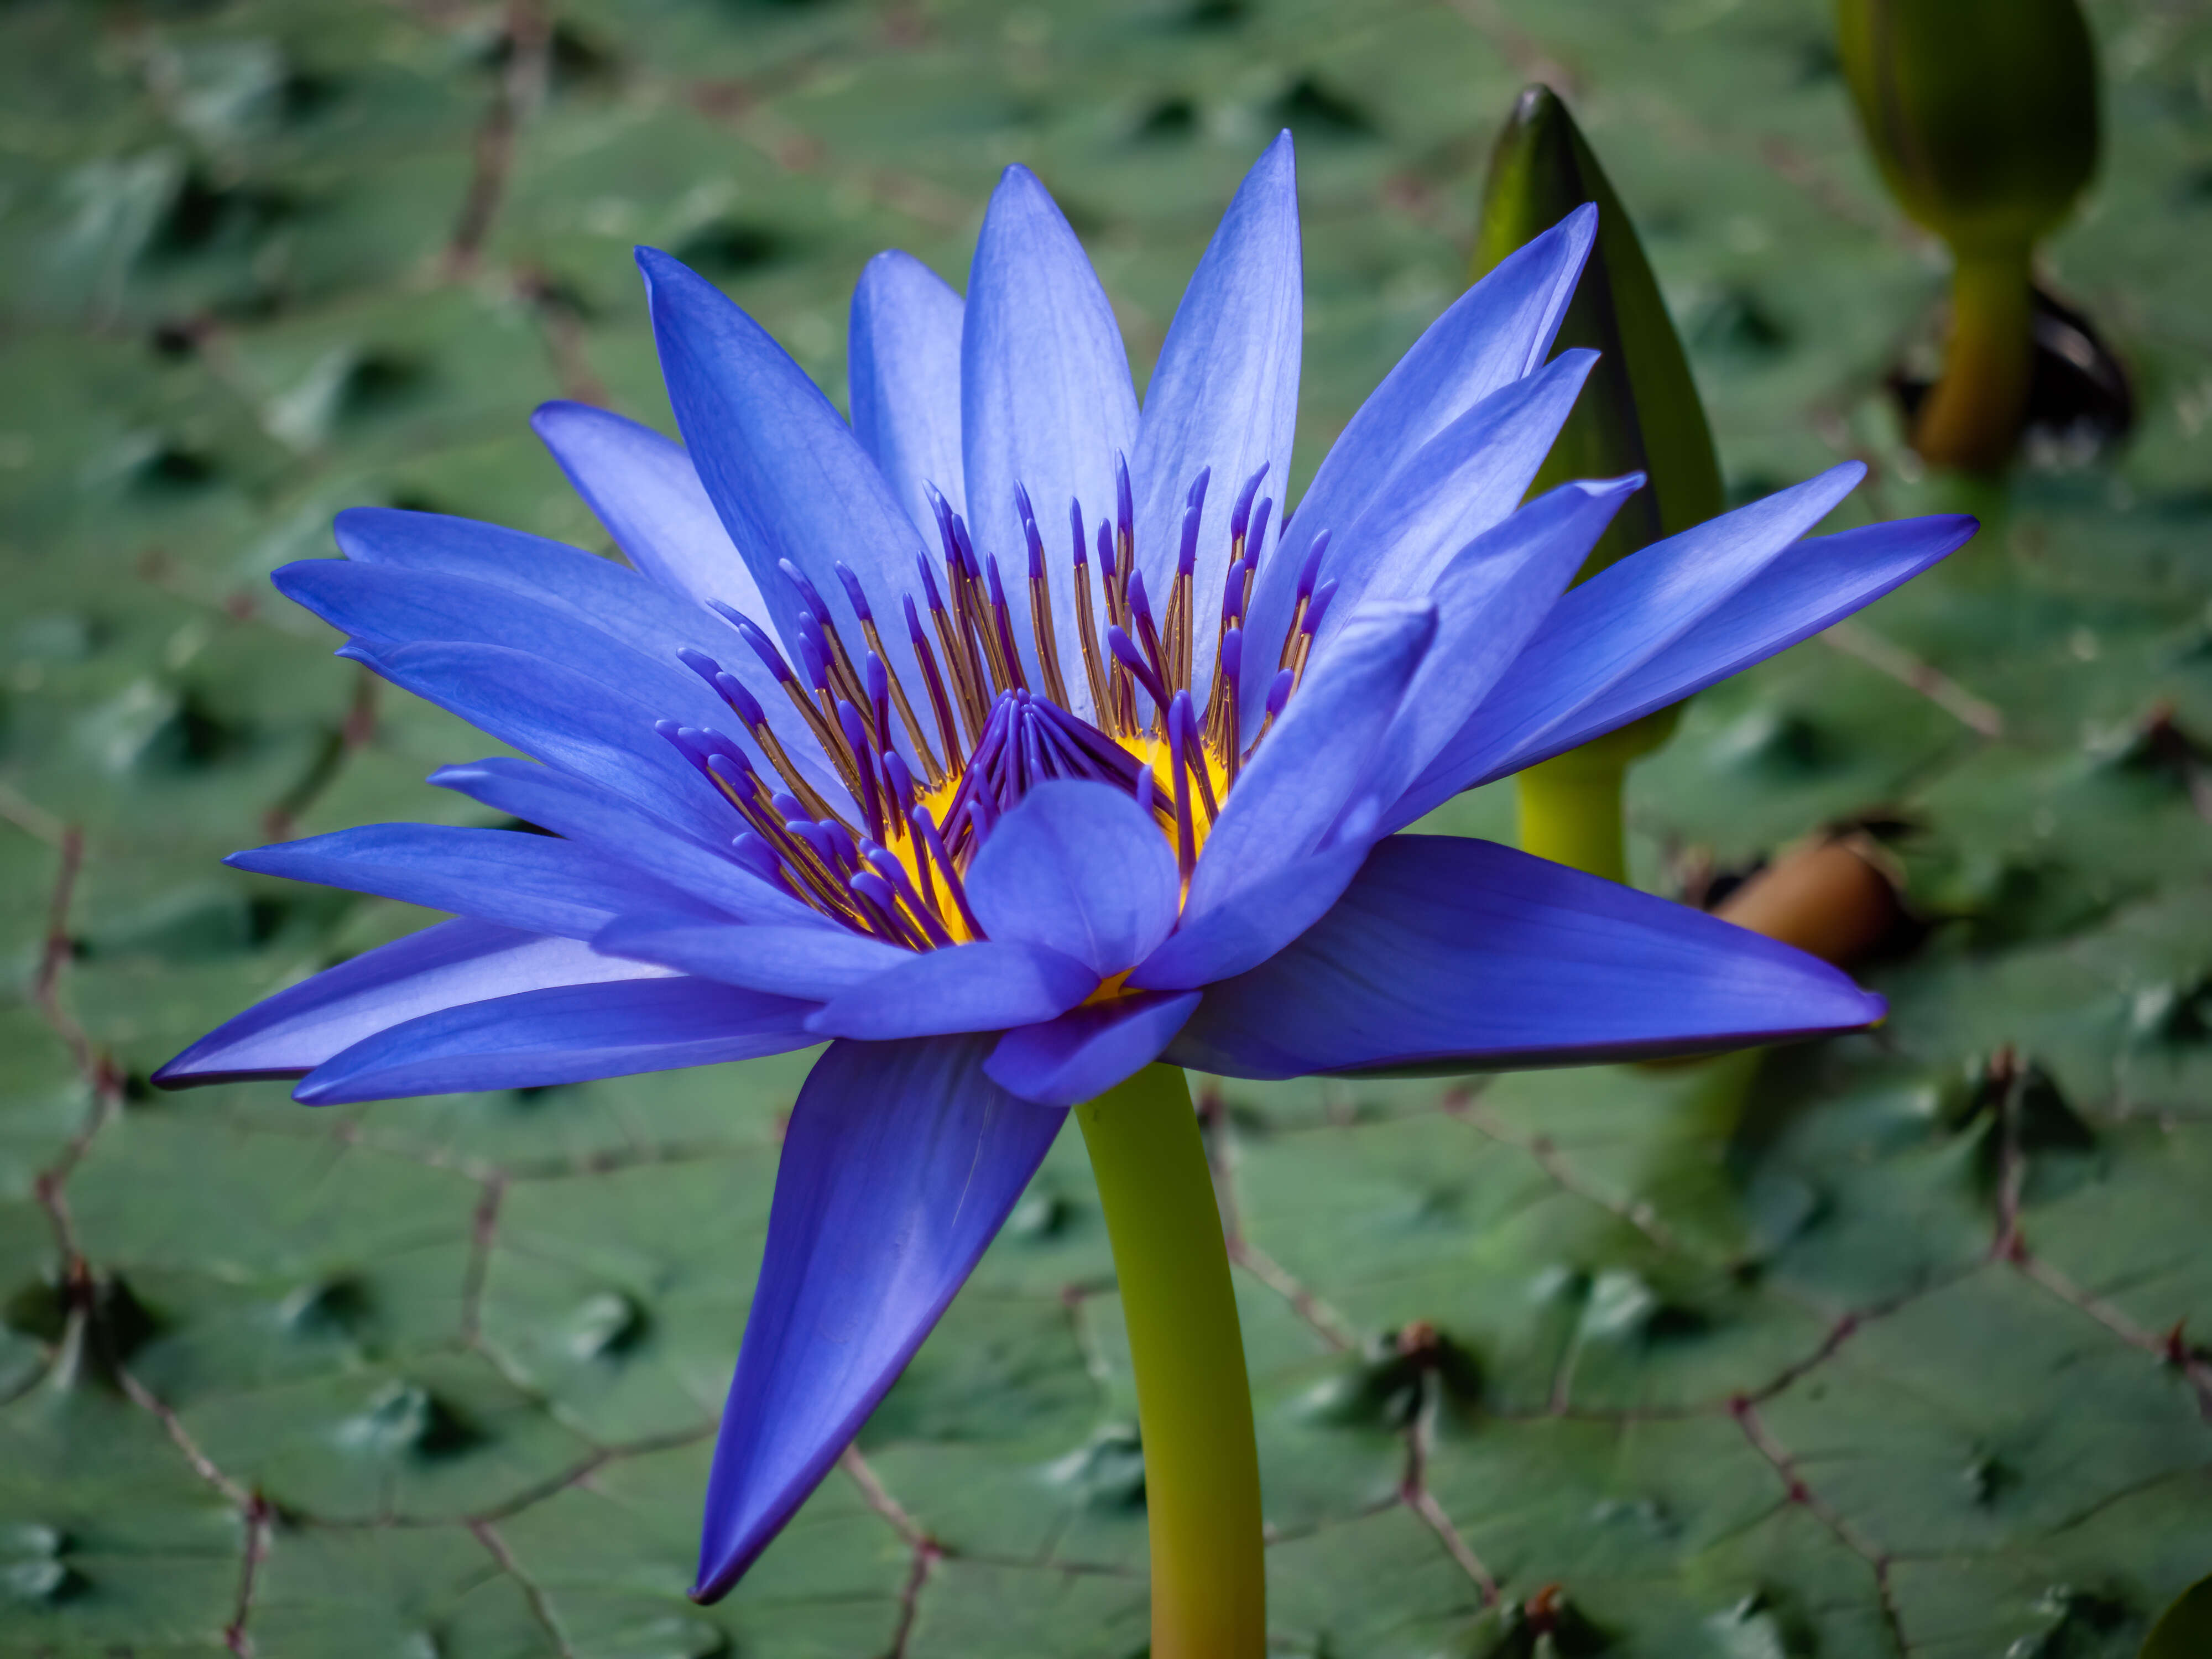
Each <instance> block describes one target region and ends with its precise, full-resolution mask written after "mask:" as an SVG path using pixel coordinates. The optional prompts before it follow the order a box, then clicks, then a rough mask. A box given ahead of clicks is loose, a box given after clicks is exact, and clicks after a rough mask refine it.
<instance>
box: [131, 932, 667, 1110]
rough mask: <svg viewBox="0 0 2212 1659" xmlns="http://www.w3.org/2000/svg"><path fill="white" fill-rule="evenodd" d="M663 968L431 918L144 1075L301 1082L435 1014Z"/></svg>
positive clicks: (189, 1080) (563, 942) (194, 1081)
mask: <svg viewBox="0 0 2212 1659" xmlns="http://www.w3.org/2000/svg"><path fill="white" fill-rule="evenodd" d="M667 972H668V970H667V969H664V968H656V967H652V966H648V965H647V964H645V963H635V962H617V961H615V960H613V959H611V958H610V957H602V956H599V955H596V954H594V953H593V952H592V949H591V947H590V946H589V945H584V944H581V943H580V942H579V941H577V940H575V939H552V938H548V937H545V936H544V935H542V934H538V933H516V932H514V931H513V929H511V928H507V927H494V926H492V925H491V924H490V923H489V922H485V921H473V920H469V919H463V920H460V921H441V922H437V923H435V924H433V925H432V926H430V927H425V928H424V929H422V932H421V933H410V934H408V935H407V937H406V938H404V939H394V940H392V943H391V944H389V945H378V946H377V947H376V948H375V949H374V950H373V951H363V952H362V954H361V955H359V956H357V957H353V958H351V959H350V960H349V961H346V962H342V963H339V964H338V965H337V967H335V968H326V969H324V970H323V971H322V972H321V973H319V974H317V975H314V977H313V978H312V979H307V980H302V981H301V982H300V983H298V984H297V985H293V986H288V987H286V988H285V989H283V990H282V991H279V992H277V993H276V995H274V996H271V997H266V998H264V999H263V1000H261V1001H259V1002H258V1003H256V1004H254V1006H252V1007H251V1008H248V1009H247V1010H246V1012H244V1013H242V1014H240V1015H239V1016H237V1017H236V1018H234V1019H230V1020H228V1021H226V1022H224V1024H222V1025H220V1026H218V1027H217V1028H216V1030H213V1031H210V1033H209V1034H208V1035H207V1036H204V1037H202V1038H201V1039H200V1040H199V1041H198V1042H195V1043H194V1044H192V1046H191V1048H187V1049H185V1051H184V1053H182V1054H179V1055H178V1056H177V1057H176V1058H175V1059H174V1060H171V1061H170V1062H169V1063H168V1064H167V1065H166V1066H162V1067H161V1069H160V1070H159V1071H157V1072H155V1073H154V1079H153V1080H154V1081H155V1084H157V1085H160V1086H161V1087H162V1088H164V1089H184V1088H190V1087H192V1086H194V1085H198V1084H203V1083H235V1082H240V1081H242V1080H245V1079H253V1078H275V1077H302V1076H305V1075H306V1074H307V1073H309V1072H311V1071H313V1070H314V1068H315V1067H316V1066H319V1065H321V1064H322V1063H323V1062H324V1061H325V1060H328V1059H329V1058H330V1057H331V1055H333V1054H337V1053H339V1052H341V1051H342V1050H343V1049H346V1048H351V1047H352V1046H353V1045H354V1044H355V1043H356V1042H361V1041H362V1039H363V1038H365V1037H369V1036H374V1035H375V1034H376V1033H377V1032H379V1031H381V1030H386V1029H388V1028H389V1027H391V1026H394V1025H398V1024H404V1023H405V1022H406V1021H408V1020H410V1019H416V1018H421V1017H422V1015H424V1014H431V1013H435V1012H438V1011H439V1010H440V1009H441V1008H452V1007H456V1006H459V1005H461V1004H463V1003H469V1002H483V1001H486V1000H489V999H491V998H494V997H506V996H513V994H515V993H517V992H519V991H535V990H542V989H544V988H546V987H551V986H558V985H590V984H597V983H601V982H605V981H614V980H631V979H656V978H664V977H665V976H666V975H667Z"/></svg>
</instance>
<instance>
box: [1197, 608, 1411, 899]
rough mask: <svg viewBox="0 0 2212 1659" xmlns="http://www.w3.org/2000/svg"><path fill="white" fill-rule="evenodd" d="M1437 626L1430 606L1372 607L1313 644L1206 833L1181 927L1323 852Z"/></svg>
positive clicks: (1369, 775)
mask: <svg viewBox="0 0 2212 1659" xmlns="http://www.w3.org/2000/svg"><path fill="white" fill-rule="evenodd" d="M1436 627H1437V613H1436V610H1435V607H1433V606H1431V605H1377V606H1375V607H1372V608H1371V609H1370V610H1368V611H1364V612H1362V613H1361V614H1360V615H1358V616H1357V617H1354V618H1353V619H1352V624H1351V626H1349V627H1347V628H1346V629H1345V630H1344V631H1343V632H1342V633H1341V634H1339V635H1337V636H1336V637H1335V638H1334V639H1332V640H1330V641H1328V643H1327V644H1326V645H1325V646H1322V647H1316V653H1315V655H1314V657H1313V658H1312V659H1311V660H1310V663H1309V664H1308V665H1307V670H1306V676H1305V679H1304V682H1303V683H1302V684H1300V685H1299V687H1298V689H1297V692H1296V693H1295V694H1294V695H1293V696H1291V701H1290V704H1289V706H1288V707H1287V708H1285V710H1284V711H1283V714H1282V718H1281V719H1279V720H1277V721H1276V722H1275V725H1274V728H1273V730H1272V731H1270V732H1268V733H1267V736H1266V737H1265V738H1262V739H1261V743H1260V751H1259V753H1258V754H1257V755H1256V756H1255V757H1254V758H1253V760H1252V763H1250V764H1249V766H1247V767H1246V768H1245V769H1244V771H1243V775H1242V776H1241V777H1239V778H1238V779H1237V787H1236V788H1235V789H1234V790H1232V791H1231V793H1230V796H1229V799H1228V800H1226V801H1225V802H1224V803H1223V805H1222V809H1221V817H1220V819H1219V820H1218V822H1217V823H1215V824H1214V826H1213V829H1212V833H1211V834H1210V835H1208V836H1206V848H1205V850H1204V851H1203V852H1201V853H1200V854H1199V859H1198V867H1197V869H1196V870H1195V871H1194V872H1192V875H1191V882H1190V892H1189V895H1188V897H1187V898H1186V900H1185V901H1184V904H1183V925H1184V926H1185V927H1192V926H1194V925H1195V924H1196V923H1198V922H1200V921H1204V920H1205V919H1206V916H1207V915H1209V914H1211V913H1212V911H1213V910H1215V909H1217V908H1221V907H1223V906H1225V905H1230V904H1234V903H1236V902H1238V896H1239V895H1240V893H1241V892H1242V891H1243V890H1244V889H1246V888H1249V887H1250V886H1252V885H1253V884H1255V883H1256V882H1260V881H1262V880H1264V879H1266V878H1267V877H1269V876H1271V875H1273V873H1274V872H1276V871H1278V870H1279V869H1281V868H1282V867H1283V866H1285V865H1288V864H1292V863H1295V862H1297V860H1301V859H1304V858H1305V857H1307V856H1308V855H1309V854H1313V853H1316V852H1318V851H1320V850H1321V848H1322V843H1323V841H1324V840H1325V839H1326V837H1327V836H1328V833H1329V831H1330V830H1331V829H1333V828H1334V827H1335V825H1336V823H1337V822H1338V820H1339V818H1340V817H1342V816H1343V814H1344V812H1345V810H1346V808H1347V807H1350V806H1352V805H1355V804H1356V803H1357V802H1358V800H1360V799H1362V797H1363V795H1364V793H1365V788H1366V786H1368V785H1369V783H1370V781H1371V780H1372V779H1373V778H1374V776H1375V774H1376V767H1377V765H1378V764H1379V763H1380V762H1381V760H1382V749H1383V734H1384V733H1385V732H1388V731H1389V729H1390V722H1391V721H1392V720H1393V719H1395V717H1396V715H1397V713H1398V708H1399V704H1400V703H1401V701H1402V700H1403V699H1404V696H1405V693H1406V688H1407V685H1408V684H1411V683H1412V680H1413V672H1414V671H1415V670H1416V669H1418V668H1419V666H1420V665H1421V659H1422V657H1423V655H1424V654H1425V653H1426V652H1427V650H1428V648H1429V641H1430V640H1431V638H1432V637H1433V636H1434V635H1435V633H1436Z"/></svg>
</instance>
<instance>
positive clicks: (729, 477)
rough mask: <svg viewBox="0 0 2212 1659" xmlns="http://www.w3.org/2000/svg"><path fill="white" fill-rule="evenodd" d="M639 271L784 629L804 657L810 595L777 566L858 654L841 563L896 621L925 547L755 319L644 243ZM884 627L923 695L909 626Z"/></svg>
mask: <svg viewBox="0 0 2212 1659" xmlns="http://www.w3.org/2000/svg"><path fill="white" fill-rule="evenodd" d="M637 263H638V268H639V269H640V270H642V271H643V272H644V273H645V283H646V292H647V299H648V301H649V302H650V305H651V308H652V312H653V337H654V339H655V340H656V341H657V342H658V343H659V348H660V372H661V374H662V376H663V378H664V379H665V380H666V381H667V383H668V400H669V402H670V403H671V404H673V405H674V407H675V410H676V423H677V425H678V427H680V428H682V429H683V432H684V443H685V445H686V446H687V447H688V448H689V449H690V453H691V464H692V465H694V466H696V467H697V468H698V469H699V480H700V482H701V483H703V484H705V485H706V486H707V493H708V495H710V496H712V497H713V498H714V506H715V507H716V509H717V510H718V511H719V512H720V513H721V515H722V522H723V524H724V525H725V526H727V528H728V530H729V532H730V535H731V538H732V539H733V540H734V541H735V542H736V543H737V544H738V551H739V552H740V553H742V554H744V557H745V562H746V563H747V564H748V565H750V567H751V568H752V572H753V576H754V579H755V580H757V581H758V583H759V584H760V589H761V592H762V593H763V595H764V596H765V600H766V604H767V605H768V609H769V615H770V616H771V617H773V618H774V619H775V628H776V631H777V632H778V633H779V634H781V635H782V637H783V641H784V643H785V646H786V647H787V649H792V650H795V649H796V648H797V645H798V639H799V633H798V628H797V618H798V615H799V610H800V609H801V604H800V600H799V596H798V595H797V594H796V593H795V592H793V589H792V586H791V584H790V582H789V581H788V580H787V579H786V578H785V577H784V575H783V574H782V573H781V571H780V570H779V569H778V568H776V565H777V561H778V560H781V559H788V560H790V561H791V562H792V563H793V565H794V566H795V567H796V568H798V569H799V572H800V574H803V575H804V576H805V578H806V579H807V580H808V581H809V582H811V584H812V585H813V586H814V588H815V590H816V591H817V593H819V594H820V596H821V598H822V601H823V604H824V605H827V606H828V607H829V611H830V613H831V615H830V617H829V618H826V619H825V620H828V621H830V622H832V623H834V624H835V626H836V628H837V629H838V630H839V631H840V632H841V633H842V635H843V636H844V639H845V642H846V644H847V646H848V648H849V649H851V650H852V651H853V652H854V654H855V655H856V656H857V655H858V654H859V653H860V650H861V649H862V648H863V641H862V636H861V630H860V623H859V621H858V619H857V618H856V617H855V616H854V611H853V606H852V602H851V600H850V599H848V598H847V596H846V592H845V587H844V584H843V583H842V581H841V580H839V579H838V576H837V571H836V567H837V566H838V564H839V563H841V562H842V563H843V564H845V565H847V566H848V567H850V568H851V569H852V570H853V572H854V574H855V575H857V576H858V577H859V578H860V585H861V586H862V587H863V588H864V589H865V590H866V593H867V596H868V602H869V605H870V606H871V608H872V609H875V610H878V611H881V612H883V613H884V614H885V615H887V616H890V617H896V615H897V610H896V605H897V597H896V596H897V595H899V594H902V593H903V592H906V589H907V584H908V581H909V580H911V579H912V576H913V574H914V562H915V558H916V557H917V556H919V555H920V554H921V550H922V543H921V538H919V537H917V536H916V535H915V529H914V526H912V525H911V524H909V523H908V521H907V517H906V514H905V513H904V512H903V511H902V509H901V507H900V505H899V502H898V500H897V498H896V496H894V495H892V494H891V487H890V484H888V483H885V482H884V475H883V474H882V473H880V472H878V471H876V465H875V463H874V462H873V461H872V460H870V459H868V453H867V452H866V450H864V449H862V448H861V447H860V442H859V441H858V440H857V439H855V438H854V436H853V434H852V431H851V428H848V427H847V426H846V424H845V422H843V421H842V420H840V419H838V417H837V411H836V410H835V409H833V408H831V407H830V405H829V399H828V398H824V397H823V395H822V393H821V392H820V391H819V390H818V389H817V387H816V386H815V384H814V382H813V381H811V380H808V379H807V378H806V374H805V371H804V370H802V369H801V368H799V365H798V364H797V363H795V362H792V361H791V358H790V357H789V356H787V354H786V353H785V351H784V349H783V348H782V347H781V346H780V345H778V344H776V343H775V341H774V340H772V339H770V338H769V337H768V335H767V334H766V332H764V331H763V330H762V328H761V326H760V325H759V324H757V323H756V322H754V321H753V319H751V318H750V317H748V316H746V315H745V313H744V312H742V311H740V310H738V307H735V306H734V305H732V304H731V303H730V301H728V300H727V299H726V298H724V297H723V295H722V294H721V292H720V290H719V289H716V288H715V287H714V285H713V284H712V283H708V282H707V281H706V280H705V279H704V278H702V277H701V276H698V275H696V273H694V272H692V271H690V270H685V269H684V266H683V265H681V264H678V262H677V261H675V260H674V259H671V258H669V257H668V256H667V255H666V254H665V253H659V252H655V251H654V250H653V249H651V248H640V249H639V250H638V254H637ZM882 632H883V640H884V650H885V653H886V661H887V663H888V665H889V666H890V668H891V669H892V670H893V671H896V673H897V674H898V675H899V677H900V678H902V680H904V681H905V683H906V684H907V686H908V689H909V691H910V693H913V694H915V695H919V692H918V688H919V687H920V686H921V684H922V681H921V670H920V669H919V668H918V667H917V666H916V665H915V659H914V647H912V646H911V645H910V644H908V641H907V636H906V630H905V629H902V628H896V627H892V628H885V629H883V630H882Z"/></svg>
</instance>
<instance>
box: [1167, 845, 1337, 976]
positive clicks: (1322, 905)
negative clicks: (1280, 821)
mask: <svg viewBox="0 0 2212 1659" xmlns="http://www.w3.org/2000/svg"><path fill="white" fill-rule="evenodd" d="M1368 846H1369V843H1368V842H1367V841H1366V840H1365V839H1364V838H1361V839H1359V840H1357V841H1354V842H1351V843H1350V844H1348V845H1346V846H1342V847H1332V848H1328V851H1326V852H1322V853H1316V854H1313V855H1312V856H1310V857H1309V858H1302V859H1297V860H1293V861H1292V862H1291V863H1289V864H1285V865H1283V866H1279V868H1277V869H1276V870H1274V871H1273V872H1272V873H1270V874H1268V875H1266V876H1262V877H1261V878H1259V879H1258V880H1256V881H1253V882H1250V883H1249V884H1246V885H1244V886H1242V887H1239V888H1238V889H1237V894H1236V899H1235V902H1233V903H1229V904H1220V905H1216V906H1215V907H1214V908H1212V909H1211V910H1209V911H1207V912H1206V914H1205V915H1202V916H1199V917H1196V918H1194V919H1193V920H1190V921H1186V922H1185V923H1184V924H1183V925H1182V927H1179V928H1177V929H1176V931H1175V932H1174V933H1170V934H1169V935H1168V938H1167V940H1166V942H1165V943H1164V944H1163V945H1161V946H1160V948H1159V949H1158V950H1157V951H1153V952H1152V955H1151V956H1149V957H1146V958H1145V960H1144V962H1143V963H1141V964H1139V967H1138V969H1137V970H1136V971H1135V972H1134V973H1133V974H1131V975H1129V980H1128V982H1129V984H1130V985H1131V986H1132V987H1134V988H1136V989H1139V990H1158V991H1182V990H1190V989H1195V988H1196V987H1200V986H1202V985H1211V984H1212V983H1213V982H1214V981H1216V980H1220V979H1230V978H1233V977H1234V976H1235V975H1238V974H1241V973H1243V972H1245V971H1246V970H1248V969H1253V968H1256V967H1258V966H1259V965H1260V964H1261V963H1263V962H1265V961H1266V960H1267V958H1268V957H1272V956H1273V955H1274V954H1275V952H1276V951H1279V950H1281V949H1282V948H1283V947H1284V946H1285V945H1288V944H1289V943H1290V942H1291V940H1292V939H1296V938H1297V936H1298V935H1299V934H1300V933H1304V932H1305V930H1306V929H1307V928H1309V927H1312V926H1313V925H1314V923H1316V921H1320V920H1321V919H1322V916H1324V915H1327V914H1328V908H1329V907H1330V906H1331V905H1333V904H1334V903H1335V902H1336V901H1337V897H1338V896H1339V895H1340V894H1341V893H1342V892H1343V891H1344V890H1345V889H1346V887H1347V886H1349V885H1350V884H1351V883H1352V878H1353V877H1354V876H1356V875H1358V873H1359V866H1360V865H1361V863H1362V862H1363V861H1364V860H1365V859H1366V857H1367V851H1368Z"/></svg>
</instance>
